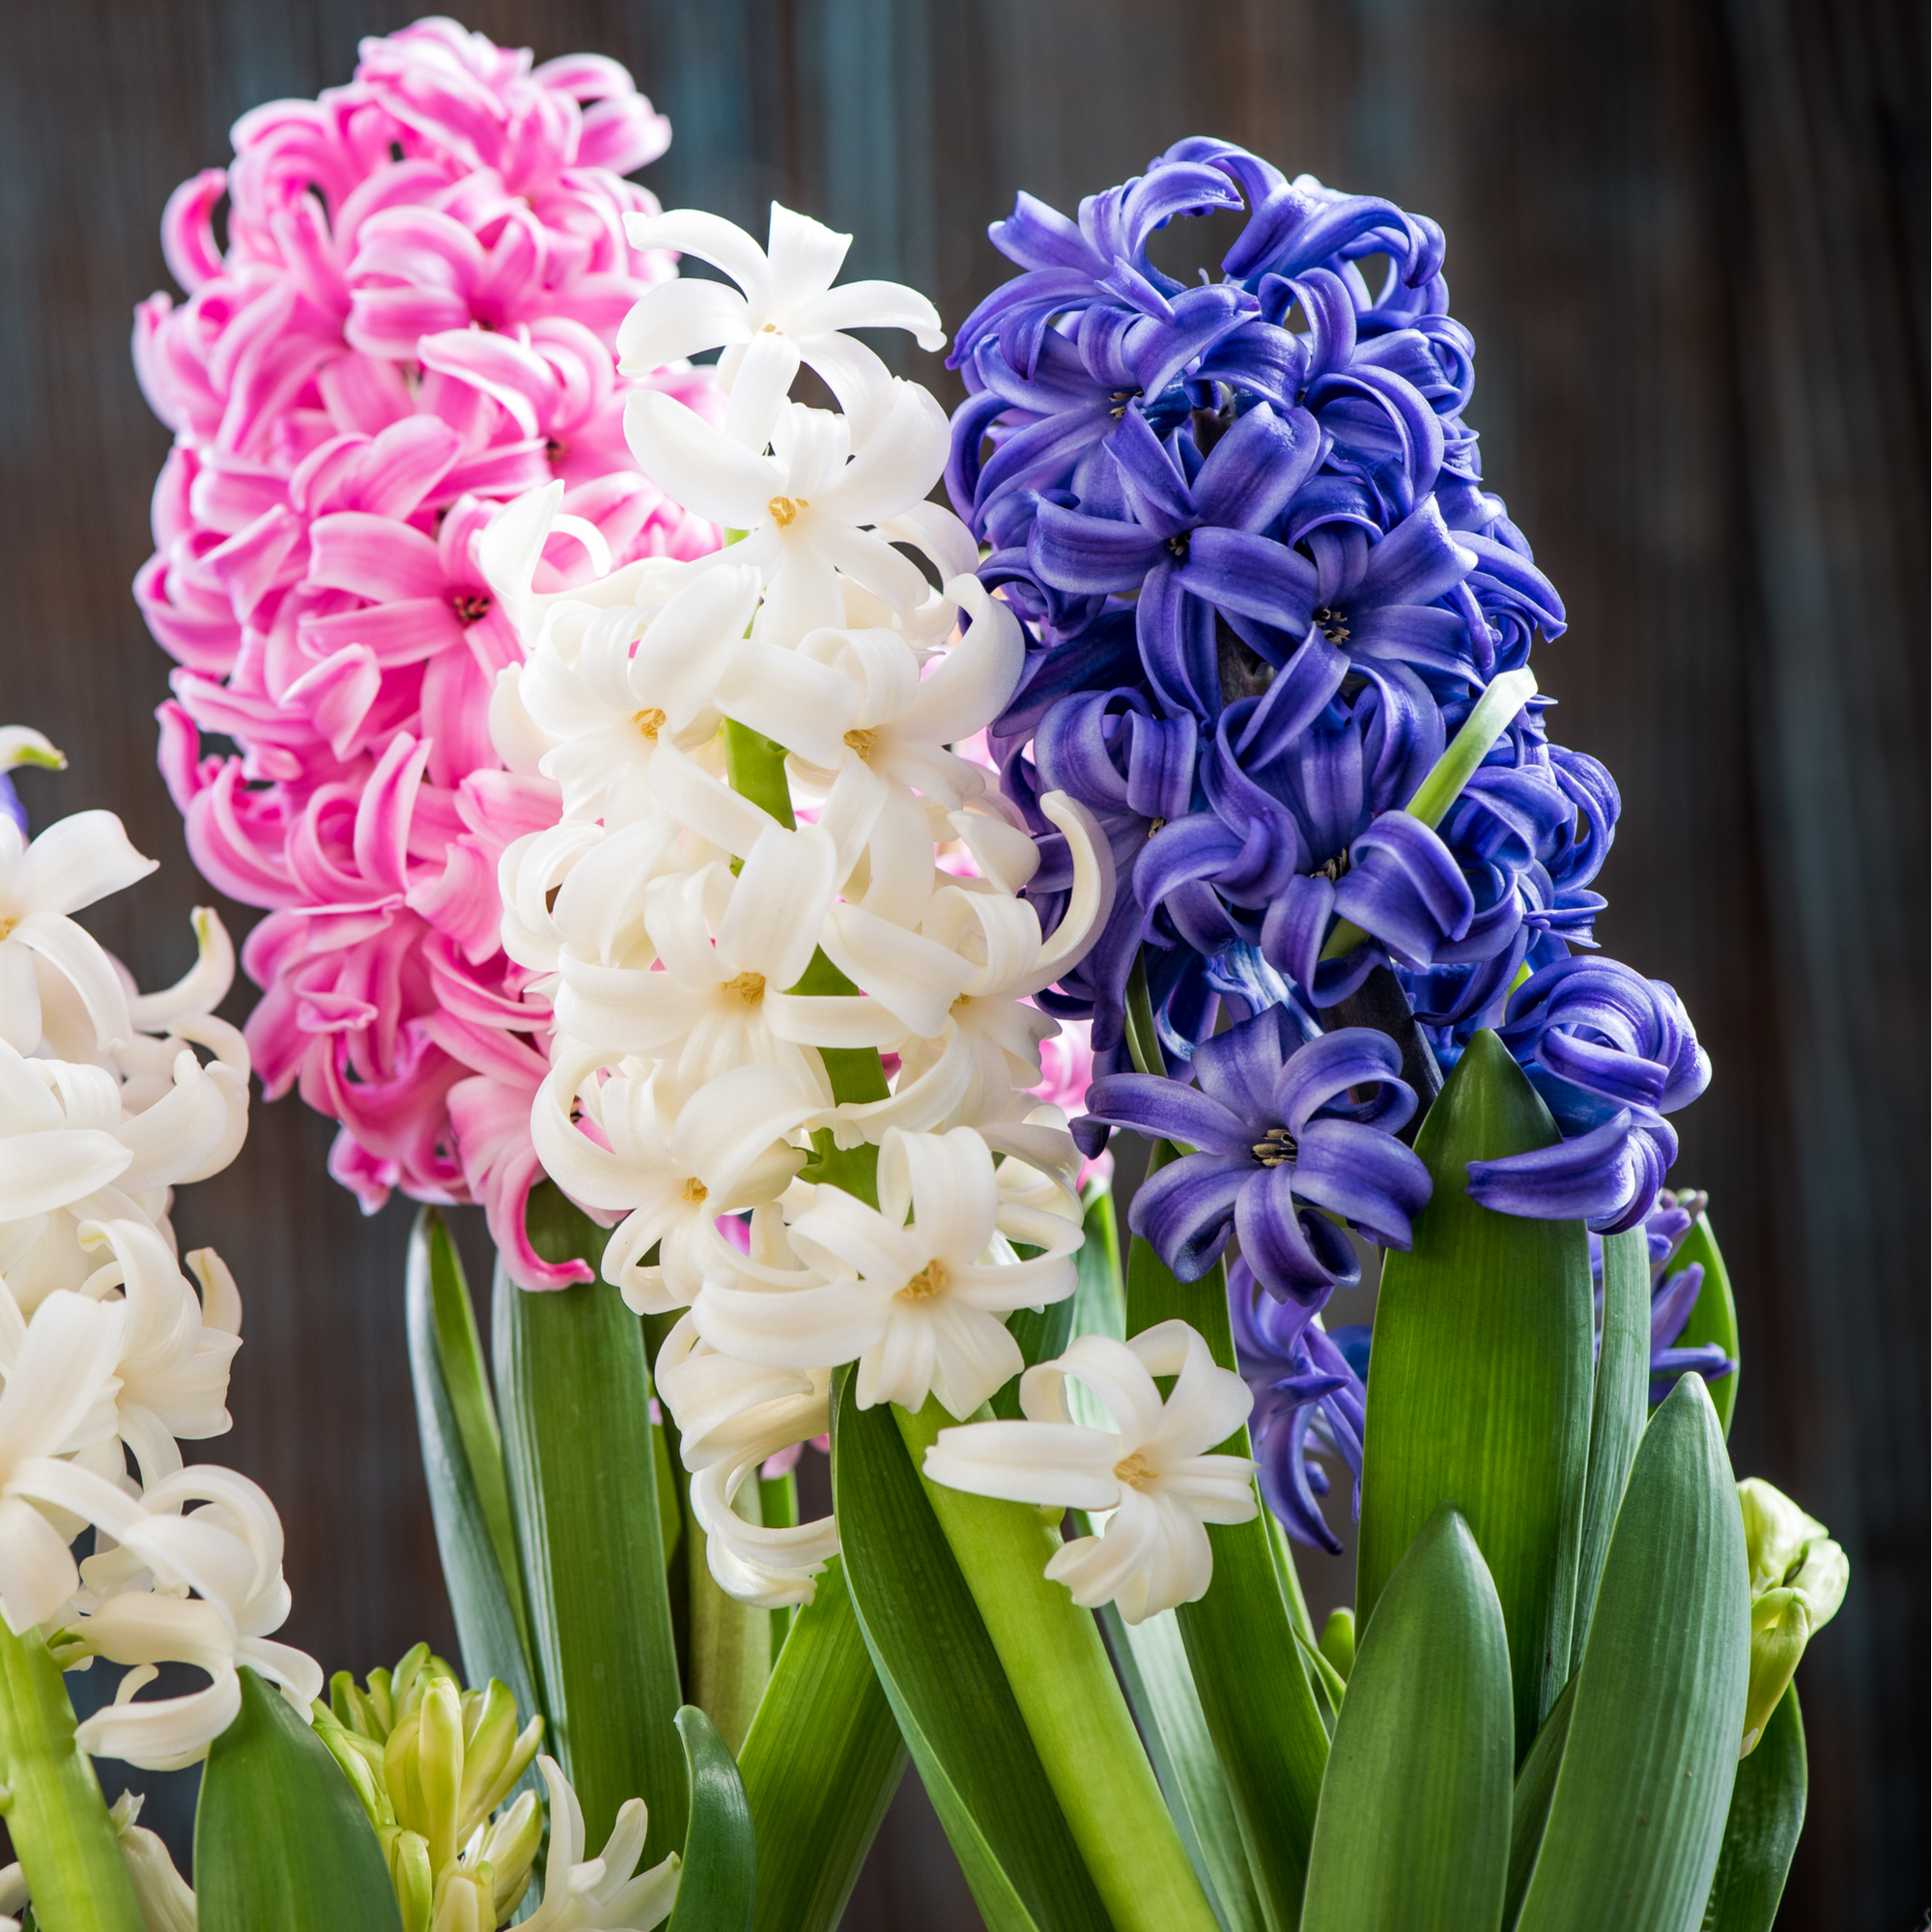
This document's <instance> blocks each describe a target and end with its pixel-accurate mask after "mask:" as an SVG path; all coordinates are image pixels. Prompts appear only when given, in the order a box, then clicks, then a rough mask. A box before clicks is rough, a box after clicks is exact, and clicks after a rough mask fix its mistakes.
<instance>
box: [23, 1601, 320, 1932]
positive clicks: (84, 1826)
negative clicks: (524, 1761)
mask: <svg viewBox="0 0 1932 1932" xmlns="http://www.w3.org/2000/svg"><path fill="white" fill-rule="evenodd" d="M0 1783H4V1785H5V1787H6V1793H7V1796H6V1803H5V1817H6V1823H7V1828H8V1831H9V1832H10V1833H11V1834H12V1836H13V1840H14V1857H15V1858H16V1859H18V1860H19V1861H20V1867H21V1870H22V1872H23V1874H24V1875H25V1878H26V1881H27V1885H28V1887H29V1888H30V1889H31V1890H32V1892H33V1895H34V1900H35V1904H36V1907H37V1908H38V1911H39V1915H40V1916H39V1921H38V1922H39V1924H40V1925H41V1926H42V1927H43V1928H45V1932H141V1912H140V1908H139V1906H137V1905H136V1904H135V1902H134V1892H133V1889H132V1887H131V1886H130V1885H129V1884H128V1867H127V1865H126V1864H125V1862H124V1861H123V1860H122V1857H121V1847H120V1845H119V1844H118V1842H117V1841H116V1835H115V1830H114V1823H113V1820H112V1819H110V1818H109V1817H108V1815H107V1805H106V1804H105V1802H104V1801H103V1800H102V1798H101V1795H100V1784H99V1779H97V1778H96V1776H95V1775H94V1766H93V1764H92V1763H91V1762H90V1761H89V1759H88V1756H87V1753H86V1752H85V1751H83V1750H82V1749H81V1748H80V1747H79V1746H78V1745H77V1744H75V1743H74V1718H73V1706H72V1704H71V1703H70V1702H69V1700H68V1694H67V1686H66V1684H65V1683H64V1682H63V1681H62V1678H61V1670H60V1665H59V1664H58V1663H56V1662H54V1660H53V1658H52V1656H51V1655H50V1654H49V1653H48V1650H47V1646H46V1641H45V1639H44V1638H43V1636H42V1635H41V1633H40V1632H39V1631H38V1630H29V1631H27V1632H26V1633H24V1634H22V1635H19V1636H15V1635H14V1633H13V1632H12V1631H10V1630H9V1629H8V1628H7V1627H6V1625H5V1624H4V1623H0ZM352 1802H353V1800H352Z"/></svg>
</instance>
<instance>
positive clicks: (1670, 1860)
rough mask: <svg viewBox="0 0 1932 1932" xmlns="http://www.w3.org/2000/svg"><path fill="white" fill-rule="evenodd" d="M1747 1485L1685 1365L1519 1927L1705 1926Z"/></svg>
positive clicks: (1595, 1637) (1599, 1637)
mask: <svg viewBox="0 0 1932 1932" xmlns="http://www.w3.org/2000/svg"><path fill="white" fill-rule="evenodd" d="M1378 1372H1379V1371H1378ZM1737 1495H1738V1492H1737V1486H1736V1484H1735V1483H1734V1481H1733V1480H1732V1477H1731V1469H1730V1463H1729V1461H1728V1460H1727V1458H1726V1457H1725V1454H1724V1436H1723V1431H1722V1430H1721V1429H1720V1428H1719V1426H1718V1414H1717V1410H1716V1409H1714V1408H1713V1407H1712V1406H1711V1398H1710V1397H1709V1395H1707V1394H1706V1393H1705V1389H1704V1381H1703V1378H1702V1377H1700V1376H1686V1377H1684V1378H1683V1379H1682V1380H1681V1381H1679V1382H1678V1384H1677V1386H1676V1388H1675V1389H1673V1390H1672V1391H1671V1394H1670V1398H1669V1400H1668V1401H1667V1402H1665V1403H1664V1405H1663V1406H1662V1408H1660V1409H1659V1410H1658V1411H1657V1413H1656V1415H1654V1416H1653V1417H1652V1418H1651V1422H1650V1427H1649V1428H1648V1429H1646V1430H1645V1431H1644V1435H1643V1441H1642V1442H1641V1443H1640V1444H1639V1445H1638V1448H1637V1452H1636V1461H1635V1463H1634V1464H1633V1465H1632V1468H1631V1476H1630V1483H1629V1486H1628V1487H1627V1488H1626V1490H1625V1491H1624V1502H1623V1508H1622V1509H1621V1510H1620V1511H1619V1512H1618V1515H1617V1526H1616V1531H1615V1533H1614V1534H1613V1535H1612V1536H1611V1538H1610V1554H1609V1560H1608V1561H1607V1562H1606V1563H1605V1565H1604V1580H1603V1584H1602V1586H1601V1587H1600V1588H1599V1590H1598V1592H1597V1613H1596V1615H1595V1616H1594V1617H1593V1618H1592V1619H1591V1623H1590V1639H1589V1642H1588V1643H1587V1644H1585V1645H1584V1647H1583V1662H1582V1664H1581V1667H1580V1668H1579V1669H1578V1671H1577V1702H1576V1708H1575V1709H1574V1710H1573V1711H1572V1712H1571V1714H1570V1737H1569V1741H1568V1743H1567V1744H1566V1745H1565V1747H1564V1750H1563V1763H1562V1767H1561V1769H1560V1770H1559V1771H1558V1772H1557V1774H1556V1789H1555V1791H1554V1792H1553V1793H1552V1794H1551V1797H1550V1801H1549V1819H1548V1824H1547V1825H1546V1826H1545V1827H1544V1832H1543V1845H1542V1849H1541V1850H1540V1851H1539V1852H1538V1854H1537V1860H1536V1868H1535V1870H1534V1871H1533V1872H1531V1874H1530V1880H1529V1889H1528V1891H1527V1892H1526V1893H1525V1894H1524V1896H1523V1902H1522V1913H1521V1916H1520V1918H1519V1919H1518V1920H1517V1924H1518V1928H1519V1932H1629V1928H1630V1927H1633V1926H1639V1925H1645V1926H1648V1925H1656V1926H1685V1925H1690V1924H1693V1923H1695V1921H1696V1918H1697V1914H1698V1912H1699V1910H1700V1909H1701V1907H1702V1905H1703V1903H1704V1901H1705V1899H1706V1898H1707V1896H1708V1895H1709V1892H1710V1888H1711V1878H1712V1874H1713V1872H1714V1871H1715V1869H1716V1866H1717V1862H1718V1849H1719V1844H1720V1843H1721V1841H1722V1838H1723V1833H1724V1817H1725V1813H1726V1811H1727V1809H1728V1807H1729V1805H1730V1801H1731V1784H1732V1780H1733V1778H1734V1777H1735V1776H1736V1774H1737V1769H1738V1742H1739V1740H1740V1738H1741V1737H1742V1736H1743V1727H1744V1715H1745V1690H1746V1684H1747V1677H1748V1674H1749V1662H1748V1660H1749V1649H1750V1586H1749V1577H1748V1570H1747V1562H1746V1558H1745V1527H1744V1518H1743V1516H1742V1514H1741V1513H1740V1511H1739V1509H1738V1500H1737Z"/></svg>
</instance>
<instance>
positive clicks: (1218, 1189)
mask: <svg viewBox="0 0 1932 1932" xmlns="http://www.w3.org/2000/svg"><path fill="white" fill-rule="evenodd" d="M1190 1065H1191V1068H1192V1071H1193V1074H1194V1078H1195V1080H1196V1081H1197V1082H1198V1083H1199V1084H1198V1086H1192V1087H1190V1086H1182V1085H1180V1084H1179V1082H1177V1081H1170V1080H1166V1079H1163V1078H1161V1077H1159V1076H1158V1075H1154V1074H1145V1073H1113V1074H1108V1075H1106V1076H1104V1077H1103V1078H1101V1079H1099V1080H1096V1081H1095V1082H1094V1086H1093V1090H1092V1091H1091V1093H1090V1094H1088V1098H1087V1105H1088V1110H1089V1111H1088V1115H1087V1118H1086V1120H1085V1121H1084V1122H1080V1123H1078V1125H1077V1126H1076V1130H1075V1131H1076V1134H1077V1135H1078V1136H1079V1137H1080V1138H1082V1139H1083V1140H1085V1141H1086V1142H1087V1143H1088V1144H1089V1145H1094V1144H1095V1143H1096V1142H1097V1141H1098V1140H1100V1139H1102V1138H1104V1135H1105V1131H1106V1129H1107V1128H1108V1127H1110V1126H1125V1127H1133V1128H1135V1129H1136V1130H1137V1131H1138V1132H1140V1133H1143V1134H1146V1135H1148V1136H1149V1137H1150V1138H1153V1139H1161V1140H1171V1141H1174V1142H1177V1143H1184V1144H1186V1145H1187V1146H1189V1147H1190V1148H1194V1149H1198V1150H1200V1151H1198V1152H1188V1153H1183V1154H1182V1155H1181V1156H1180V1158H1179V1160H1176V1161H1173V1162H1171V1163H1169V1164H1168V1165H1167V1166H1165V1167H1163V1168H1161V1169H1160V1170H1159V1172H1158V1173H1156V1174H1152V1175H1150V1176H1149V1178H1148V1179H1147V1180H1146V1181H1144V1182H1143V1183H1142V1185H1141V1187H1140V1188H1139V1190H1138V1191H1137V1192H1136V1193H1135V1195H1134V1198H1133V1203H1132V1206H1131V1207H1130V1208H1129V1210H1128V1224H1129V1226H1131V1227H1132V1229H1133V1231H1134V1232H1135V1233H1136V1234H1137V1235H1144V1236H1146V1237H1147V1239H1148V1240H1149V1241H1151V1243H1152V1245H1153V1247H1154V1250H1155V1252H1156V1253H1157V1254H1158V1255H1159V1256H1160V1258H1161V1260H1162V1261H1163V1262H1165V1263H1166V1264H1167V1265H1168V1266H1169V1267H1170V1268H1172V1269H1173V1270H1174V1272H1175V1274H1176V1275H1177V1276H1178V1277H1179V1279H1180V1280H1182V1281H1198V1280H1200V1278H1201V1277H1202V1276H1203V1275H1204V1274H1206V1273H1207V1272H1208V1269H1209V1268H1210V1267H1212V1266H1213V1265H1214V1263H1215V1262H1216V1261H1217V1260H1218V1259H1219V1258H1220V1255H1221V1252H1222V1250H1223V1249H1224V1248H1225V1247H1226V1246H1227V1244H1228V1241H1229V1238H1230V1236H1235V1235H1238V1236H1239V1237H1240V1243H1241V1254H1242V1256H1243V1258H1244V1259H1245V1260H1246V1261H1247V1263H1248V1264H1249V1265H1250V1266H1251V1267H1252V1268H1253V1269H1254V1271H1255V1276H1256V1278H1257V1279H1258V1280H1259V1281H1260V1282H1261V1284H1262V1286H1263V1287H1264V1288H1265V1289H1266V1290H1267V1292H1268V1293H1270V1294H1271V1295H1273V1296H1274V1297H1275V1298H1276V1299H1277V1300H1286V1299H1293V1300H1296V1301H1299V1302H1301V1303H1303V1304H1305V1305H1308V1306H1311V1307H1319V1306H1320V1305H1321V1301H1322V1300H1324V1299H1325V1298H1326V1296H1327V1294H1328V1293H1329V1291H1330V1290H1331V1289H1332V1288H1333V1287H1334V1286H1335V1285H1336V1284H1337V1283H1338V1282H1353V1281H1355V1280H1356V1279H1358V1278H1359V1274H1360V1267H1359V1264H1358V1263H1357V1262H1356V1260H1355V1256H1354V1251H1353V1249H1352V1248H1350V1245H1349V1242H1348V1239H1347V1237H1346V1236H1344V1235H1343V1234H1342V1232H1341V1230H1340V1229H1339V1228H1338V1227H1337V1225H1336V1222H1337V1221H1341V1222H1345V1223H1346V1224H1347V1225H1348V1226H1350V1227H1351V1228H1353V1229H1355V1230H1356V1231H1357V1232H1358V1233H1360V1234H1361V1235H1363V1236H1366V1237H1367V1238H1368V1239H1369V1240H1372V1241H1374V1242H1376V1243H1377V1244H1378V1246H1381V1247H1406V1246H1407V1245H1408V1241H1409V1221H1410V1218H1411V1217H1412V1216H1413V1215H1415V1214H1417V1213H1419V1212H1420V1211H1421V1210H1422V1208H1424V1207H1425V1206H1426V1205H1427V1204H1428V1201H1429V1194H1430V1181H1429V1173H1428V1170H1427V1169H1426V1168H1425V1167H1424V1166H1423V1164H1422V1162H1421V1161H1420V1160H1418V1159H1417V1158H1416V1156H1415V1153H1414V1151H1412V1150H1411V1149H1408V1148H1406V1147H1404V1146H1403V1144H1402V1143H1401V1142H1400V1141H1399V1140H1397V1139H1396V1138H1395V1129H1396V1128H1398V1127H1400V1126H1402V1125H1403V1124H1404V1123H1405V1122H1406V1121H1407V1120H1408V1117H1409V1116H1410V1115H1411V1114H1412V1113H1413V1112H1414V1111H1415V1094H1414V1093H1413V1092H1412V1091H1411V1090H1410V1088H1409V1087H1408V1086H1407V1084H1406V1082H1404V1081H1403V1080H1402V1079H1401V1078H1400V1077H1399V1075H1400V1067H1401V1056H1400V1055H1399V1054H1398V1052H1397V1051H1396V1048H1395V1045H1394V1042H1393V1041H1391V1040H1390V1039H1389V1038H1388V1037H1386V1036H1385V1035H1383V1034H1378V1033H1375V1032H1372V1031H1371V1030H1370V1029H1368V1028H1366V1027H1345V1028H1343V1029H1342V1030H1341V1031H1339V1032H1336V1033H1330V1034H1321V1035H1317V1036H1315V1037H1307V1036H1306V1035H1304V1034H1302V1033H1300V1032H1299V1031H1298V1030H1297V1028H1296V1026H1295V1022H1294V1019H1293V1015H1292V1010H1291V1009H1288V1008H1286V1007H1274V1008H1270V1009H1268V1010H1266V1011H1264V1012H1261V1013H1257V1014H1256V1015H1255V1016H1254V1017H1253V1018H1252V1019H1248V1020H1243V1021H1242V1022H1241V1023H1240V1024H1239V1025H1237V1026H1234V1027H1231V1028H1230V1029H1229V1030H1228V1031H1227V1032H1226V1033H1224V1034H1219V1035H1217V1036H1216V1037H1214V1038H1212V1039H1210V1040H1207V1041H1204V1042H1203V1043H1202V1045H1201V1046H1199V1047H1197V1048H1196V1049H1195V1052H1194V1056H1193V1059H1192V1061H1191V1062H1190ZM1321 1209H1325V1210H1326V1213H1323V1212H1321V1211H1318V1210H1321ZM1328 1215H1333V1216H1334V1217H1335V1219H1334V1220H1331V1219H1329V1218H1328Z"/></svg>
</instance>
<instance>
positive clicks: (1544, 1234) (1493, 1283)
mask: <svg viewBox="0 0 1932 1932" xmlns="http://www.w3.org/2000/svg"><path fill="white" fill-rule="evenodd" d="M1556 1138H1557V1133H1556V1125H1555V1122H1553V1121H1551V1120H1550V1118H1549V1113H1548V1109H1547V1108H1546V1107H1545V1106H1544V1104H1543V1102H1542V1100H1540V1099H1539V1098H1538V1097H1537V1094H1536V1090H1535V1089H1534V1088H1533V1087H1531V1086H1530V1084H1529V1082H1528V1081H1527V1080H1526V1079H1525V1078H1524V1077H1523V1073H1522V1069H1521V1068H1520V1067H1519V1066H1518V1065H1517V1064H1516V1062H1515V1061H1513V1060H1512V1059H1511V1058H1510V1056H1509V1054H1508V1053H1507V1052H1506V1051H1505V1050H1504V1047H1503V1044H1502V1042H1501V1041H1500V1040H1499V1039H1497V1037H1495V1035H1494V1034H1493V1033H1490V1032H1487V1031H1485V1032H1482V1033H1479V1034H1477V1035H1476V1037H1475V1038H1474V1039H1472V1040H1471V1041H1470V1042H1469V1045H1468V1047H1467V1048H1466V1049H1465V1050H1464V1052H1463V1057H1462V1059H1461V1060H1459V1061H1458V1062H1457V1063H1456V1065H1455V1067H1454V1068H1453V1069H1452V1070H1451V1072H1450V1075H1449V1078H1448V1081H1447V1082H1446V1083H1445V1085H1444V1086H1443V1089H1442V1092H1441V1093H1440V1094H1438V1095H1437V1096H1436V1099H1435V1105H1434V1106H1433V1107H1431V1108H1430V1110H1429V1118H1428V1120H1427V1121H1425V1122H1423V1127H1422V1131H1421V1133H1420V1134H1419V1135H1418V1136H1417V1137H1416V1142H1415V1151H1416V1152H1417V1153H1418V1154H1420V1155H1421V1156H1422V1158H1423V1160H1424V1161H1425V1162H1426V1163H1427V1164H1428V1167H1429V1172H1430V1175H1431V1176H1432V1178H1433V1179H1434V1180H1435V1193H1434V1195H1433V1196H1432V1198H1431V1200H1430V1203H1429V1206H1428V1207H1427V1208H1424V1209H1423V1210H1422V1212H1421V1213H1420V1214H1418V1215H1417V1216H1416V1218H1415V1246H1414V1250H1413V1252H1412V1253H1409V1254H1402V1253H1398V1252H1391V1253H1390V1254H1389V1255H1388V1256H1387V1258H1386V1259H1385V1260H1384V1261H1383V1263H1382V1280H1381V1290H1380V1293H1379V1296H1378V1300H1377V1303H1376V1347H1375V1356H1374V1365H1373V1369H1372V1371H1371V1374H1370V1376H1369V1402H1368V1422H1367V1428H1366V1432H1365V1440H1364V1447H1363V1467H1362V1527H1361V1540H1360V1543H1359V1545H1358V1551H1357V1556H1356V1569H1355V1577H1356V1582H1355V1614H1356V1616H1357V1617H1358V1618H1360V1619H1361V1620H1362V1621H1363V1624H1364V1626H1365V1627H1366V1624H1367V1621H1368V1619H1369V1618H1370V1617H1371V1616H1373V1615H1374V1614H1375V1607H1376V1604H1377V1602H1378V1599H1379V1598H1380V1596H1381V1593H1382V1590H1383V1587H1384V1586H1385V1585H1386V1583H1387V1582H1388V1579H1389V1577H1390V1576H1391V1575H1393V1573H1394V1571H1395V1566H1396V1564H1397V1563H1398V1562H1400V1561H1401V1559H1402V1554H1403V1551H1404V1550H1406V1548H1408V1546H1409V1544H1410V1543H1411V1542H1412V1541H1413V1540H1414V1539H1415V1537H1416V1535H1417V1534H1418V1533H1419V1532H1420V1530H1421V1528H1422V1525H1423V1524H1424V1523H1425V1522H1427V1521H1428V1520H1429V1519H1430V1517H1431V1515H1432V1514H1434V1512H1435V1507H1436V1505H1437V1504H1438V1503H1444V1502H1448V1503H1453V1504H1454V1505H1455V1506H1456V1508H1457V1509H1459V1510H1460V1511H1461V1512H1462V1513H1463V1520H1465V1521H1466V1522H1467V1523H1468V1525H1469V1529H1470V1533H1471V1534H1472V1535H1473V1536H1474V1537H1475V1539H1476V1543H1477V1546H1478V1548H1481V1550H1482V1552H1483V1557H1484V1560H1485V1562H1487V1563H1488V1565H1489V1570H1490V1576H1491V1577H1492V1579H1493V1581H1494V1583H1495V1586H1496V1595H1497V1597H1498V1599H1499V1600H1500V1601H1501V1603H1502V1606H1503V1621H1504V1623H1505V1625H1506V1626H1507V1627H1508V1630H1509V1637H1510V1667H1511V1671H1512V1673H1513V1680H1514V1689H1515V1699H1516V1740H1517V1752H1518V1755H1519V1756H1520V1755H1521V1754H1522V1753H1523V1752H1524V1751H1527V1750H1528V1748H1529V1747H1530V1742H1531V1740H1532V1739H1533V1738H1534V1737H1535V1736H1536V1729H1537V1725H1538V1723H1539V1722H1540V1721H1541V1720H1542V1718H1543V1715H1544V1713H1545V1712H1547V1711H1548V1708H1549V1706H1550V1705H1551V1704H1552V1703H1553V1702H1554V1701H1555V1699H1556V1693H1557V1692H1558V1691H1559V1690H1562V1688H1563V1685H1564V1683H1565V1681H1566V1680H1567V1679H1568V1677H1569V1675H1570V1634H1571V1624H1572V1620H1573V1618H1574V1615H1575V1605H1576V1594H1577V1542H1578V1538H1579V1535H1580V1532H1581V1527H1582V1517H1583V1484H1584V1477H1585V1472H1586V1469H1587V1466H1588V1461H1589V1454H1590V1393H1591V1367H1590V1338H1591V1327H1592V1322H1591V1293H1590V1261H1589V1249H1588V1245H1587V1243H1586V1241H1585V1239H1584V1233H1583V1224H1582V1223H1581V1222H1580V1221H1531V1220H1524V1219H1520V1218H1519V1217H1517V1216H1514V1215H1509V1214H1497V1213H1493V1212H1492V1210H1491V1209H1489V1208H1483V1207H1479V1206H1478V1205H1477V1204H1476V1203H1475V1202H1474V1201H1472V1200H1471V1199H1470V1198H1469V1195H1468V1193H1467V1179H1468V1177H1467V1164H1468V1163H1469V1162H1470V1161H1472V1160H1491V1159H1495V1158H1498V1157H1500V1156H1502V1155H1505V1154H1513V1153H1525V1152H1528V1151H1530V1150H1531V1149H1533V1148H1542V1147H1548V1146H1549V1145H1551V1144H1552V1143H1553V1142H1554V1141H1555V1140H1556Z"/></svg>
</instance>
